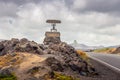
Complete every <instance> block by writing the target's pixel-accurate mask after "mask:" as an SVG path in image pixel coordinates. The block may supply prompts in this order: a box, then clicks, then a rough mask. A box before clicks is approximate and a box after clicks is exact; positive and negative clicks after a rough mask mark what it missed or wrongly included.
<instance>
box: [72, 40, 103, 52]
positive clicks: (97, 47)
mask: <svg viewBox="0 0 120 80" xmlns="http://www.w3.org/2000/svg"><path fill="white" fill-rule="evenodd" d="M70 45H71V46H73V47H74V48H75V49H81V50H83V51H88V50H94V49H99V48H104V46H88V45H85V44H79V43H77V42H73V43H71V44H70Z"/></svg>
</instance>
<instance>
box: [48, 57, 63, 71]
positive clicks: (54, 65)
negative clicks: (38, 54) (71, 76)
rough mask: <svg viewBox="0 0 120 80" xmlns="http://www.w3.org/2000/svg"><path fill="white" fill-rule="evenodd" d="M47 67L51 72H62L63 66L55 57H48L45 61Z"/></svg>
mask: <svg viewBox="0 0 120 80" xmlns="http://www.w3.org/2000/svg"><path fill="white" fill-rule="evenodd" d="M46 64H47V66H50V68H51V70H53V71H63V70H64V68H63V64H62V63H61V62H60V61H59V60H57V59H56V58H55V57H49V58H47V59H46Z"/></svg>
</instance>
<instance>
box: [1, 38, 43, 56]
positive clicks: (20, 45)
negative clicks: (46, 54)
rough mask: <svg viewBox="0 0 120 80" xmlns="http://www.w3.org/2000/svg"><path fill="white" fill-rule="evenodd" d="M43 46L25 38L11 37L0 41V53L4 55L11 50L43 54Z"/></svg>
mask: <svg viewBox="0 0 120 80" xmlns="http://www.w3.org/2000/svg"><path fill="white" fill-rule="evenodd" d="M43 49H44V47H42V46H41V45H40V44H37V43H36V42H34V41H29V40H27V39H26V38H23V39H21V40H19V39H15V38H13V39H11V40H5V41H2V42H0V55H5V54H7V53H13V52H30V53H37V54H43V51H42V50H43Z"/></svg>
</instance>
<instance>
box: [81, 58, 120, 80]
mask: <svg viewBox="0 0 120 80" xmlns="http://www.w3.org/2000/svg"><path fill="white" fill-rule="evenodd" d="M90 62H91V63H92V64H93V65H94V67H95V68H96V70H97V72H98V73H99V76H96V77H84V76H80V79H81V80H120V74H118V73H116V72H114V71H112V70H111V69H109V68H107V67H105V66H104V65H102V64H100V63H98V62H96V61H94V60H90Z"/></svg>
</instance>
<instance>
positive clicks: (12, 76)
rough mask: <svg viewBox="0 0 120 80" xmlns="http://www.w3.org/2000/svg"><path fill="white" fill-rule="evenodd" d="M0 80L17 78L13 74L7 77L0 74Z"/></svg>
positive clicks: (15, 79) (14, 79)
mask: <svg viewBox="0 0 120 80" xmlns="http://www.w3.org/2000/svg"><path fill="white" fill-rule="evenodd" d="M0 80H17V77H16V76H15V74H14V73H11V74H9V75H3V74H0Z"/></svg>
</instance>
